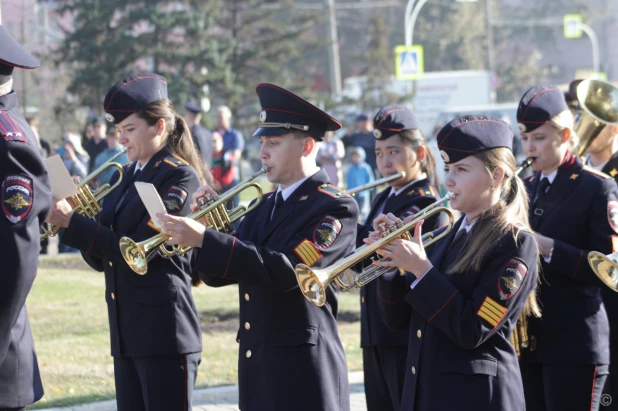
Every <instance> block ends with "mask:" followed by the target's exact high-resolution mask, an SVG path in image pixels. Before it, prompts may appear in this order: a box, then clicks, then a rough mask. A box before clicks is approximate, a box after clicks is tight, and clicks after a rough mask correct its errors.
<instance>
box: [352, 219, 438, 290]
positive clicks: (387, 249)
mask: <svg viewBox="0 0 618 411" xmlns="http://www.w3.org/2000/svg"><path fill="white" fill-rule="evenodd" d="M413 219H414V216H410V217H408V218H406V219H405V220H404V224H407V223H408V222H410V221H412V220H413ZM399 221H400V220H399V219H398V218H397V217H395V216H394V215H393V214H391V213H389V214H387V215H384V214H381V215H379V216H378V217H377V218H376V219H375V220H374V222H373V226H374V228H375V229H376V230H375V231H372V232H371V233H370V234H369V237H367V238H366V239H364V240H363V241H364V242H365V244H372V243H374V242H376V241H377V240H378V239H380V238H381V237H382V233H383V232H384V231H385V230H387V229H388V228H390V227H392V226H393V225H395V224H397V223H398V222H399ZM423 222H424V220H421V221H420V222H419V223H418V224H416V225H415V226H414V237H413V238H412V241H408V240H404V239H401V238H396V239H394V240H393V241H391V242H389V243H388V244H386V245H385V246H384V247H382V248H379V249H378V250H377V251H376V253H377V254H378V255H379V256H380V257H383V259H381V260H377V261H374V262H373V264H374V265H376V266H378V267H398V268H400V269H402V270H404V271H406V272H410V273H412V274H413V275H414V276H415V277H417V278H420V277H421V276H423V274H425V273H426V272H427V271H429V270H430V269H431V268H432V267H433V265H432V264H431V261H429V258H428V257H427V254H426V253H425V247H424V246H423V240H422V238H421V235H422V234H421V230H422V227H423Z"/></svg>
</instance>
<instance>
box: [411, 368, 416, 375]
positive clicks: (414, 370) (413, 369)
mask: <svg viewBox="0 0 618 411" xmlns="http://www.w3.org/2000/svg"><path fill="white" fill-rule="evenodd" d="M412 374H414V375H416V368H414V367H412Z"/></svg>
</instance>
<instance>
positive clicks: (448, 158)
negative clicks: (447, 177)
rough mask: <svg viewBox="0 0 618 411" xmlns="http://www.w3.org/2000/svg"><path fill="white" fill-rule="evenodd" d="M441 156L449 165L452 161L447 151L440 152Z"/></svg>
mask: <svg viewBox="0 0 618 411" xmlns="http://www.w3.org/2000/svg"><path fill="white" fill-rule="evenodd" d="M440 156H441V157H442V160H444V162H445V163H448V162H449V161H450V157H449V156H448V154H446V151H444V150H440Z"/></svg>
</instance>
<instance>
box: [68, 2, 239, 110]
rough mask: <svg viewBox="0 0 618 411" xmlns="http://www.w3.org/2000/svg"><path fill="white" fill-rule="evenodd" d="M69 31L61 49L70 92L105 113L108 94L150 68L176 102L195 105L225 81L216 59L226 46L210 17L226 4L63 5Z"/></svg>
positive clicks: (226, 74) (225, 72)
mask: <svg viewBox="0 0 618 411" xmlns="http://www.w3.org/2000/svg"><path fill="white" fill-rule="evenodd" d="M62 3H63V8H62V11H64V12H68V13H70V14H71V15H72V16H73V17H74V30H73V31H72V32H70V33H67V37H66V39H65V41H64V42H63V45H62V47H61V48H60V50H59V58H58V59H59V61H62V62H71V66H72V67H73V75H72V80H71V84H70V86H69V91H70V92H71V93H73V94H75V95H76V96H78V102H79V103H81V104H83V105H87V106H90V107H92V108H94V110H95V111H96V112H97V113H101V112H102V102H103V98H104V96H105V93H106V92H107V90H109V88H110V87H111V86H112V85H114V84H115V83H116V82H118V81H119V80H121V79H122V78H123V77H125V76H127V75H130V74H133V73H136V72H139V71H153V72H156V73H159V74H161V75H163V76H165V77H166V78H167V79H168V82H169V97H170V99H171V100H172V101H173V102H175V103H176V104H177V105H178V104H180V103H182V102H184V101H186V100H187V99H189V98H190V99H193V100H199V99H200V98H201V97H202V96H203V95H204V94H205V93H206V92H207V91H208V87H204V86H205V85H207V84H208V83H209V82H212V83H214V82H216V83H217V84H229V82H230V80H231V75H230V71H229V69H228V68H227V67H226V66H225V61H224V60H222V59H221V58H220V51H221V48H223V47H225V44H224V43H222V42H221V40H220V39H218V40H215V39H214V38H213V30H214V29H213V25H214V21H215V20H214V18H215V14H216V13H217V12H218V11H219V8H220V7H221V5H222V3H223V1H222V0H221V1H219V0H209V1H207V2H205V1H200V0H185V1H182V2H180V1H171V0H130V1H126V0H62Z"/></svg>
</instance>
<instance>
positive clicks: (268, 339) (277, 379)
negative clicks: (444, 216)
mask: <svg viewBox="0 0 618 411" xmlns="http://www.w3.org/2000/svg"><path fill="white" fill-rule="evenodd" d="M328 181H329V180H328V176H327V174H326V173H325V172H324V171H323V170H320V171H318V172H317V173H315V174H314V175H313V176H311V177H309V178H308V179H307V180H305V181H304V182H303V183H302V184H301V185H300V186H299V187H298V188H297V189H296V190H295V191H294V192H293V193H292V194H291V196H290V197H289V198H287V200H286V201H285V202H284V203H283V205H282V206H281V207H280V208H279V209H278V210H277V211H276V212H275V214H274V216H273V218H272V220H270V215H271V211H272V210H273V206H274V203H275V195H274V194H275V193H271V194H269V195H266V196H265V198H264V200H263V201H262V202H261V203H260V204H259V205H258V207H257V209H255V210H254V211H252V212H251V213H249V214H248V215H247V216H246V217H245V219H244V220H243V221H242V223H241V224H240V226H239V228H238V232H237V235H236V236H235V237H234V236H231V235H228V234H223V233H219V232H216V231H213V230H210V229H208V230H207V231H206V234H205V236H204V242H203V245H202V248H201V251H200V253H199V257H198V259H197V263H196V264H197V270H198V271H199V273H200V276H201V278H202V279H203V280H204V282H206V284H208V285H213V286H222V285H227V284H233V283H238V289H239V293H240V330H239V332H238V340H239V343H240V353H239V359H238V386H239V394H240V404H239V405H240V409H241V410H243V411H253V410H259V411H261V410H272V411H287V410H290V409H294V410H299V411H302V410H311V411H314V410H328V411H331V410H349V408H350V404H349V389H348V377H347V375H348V370H347V365H346V360H345V353H344V350H343V347H342V345H341V341H340V340H339V335H338V332H337V322H336V316H337V294H336V292H335V289H334V287H333V286H329V287H328V289H327V301H326V304H325V305H324V306H322V307H317V306H316V305H314V304H313V303H312V302H309V301H308V300H307V299H305V297H304V296H303V295H302V293H301V292H300V290H299V288H298V283H297V280H296V275H295V271H294V267H295V266H296V265H297V264H299V263H304V264H307V265H309V266H312V267H315V268H324V267H326V266H329V265H331V264H333V263H335V262H336V261H337V260H338V259H339V258H341V257H343V256H344V255H345V254H346V253H347V252H348V251H350V250H351V249H352V248H353V247H354V240H355V238H356V224H357V223H356V221H357V218H358V217H357V214H358V208H357V205H356V202H355V201H354V200H353V199H352V198H350V197H349V196H347V195H346V194H344V193H341V192H340V191H339V190H338V189H336V188H335V187H334V186H331V185H327V183H328Z"/></svg>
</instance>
